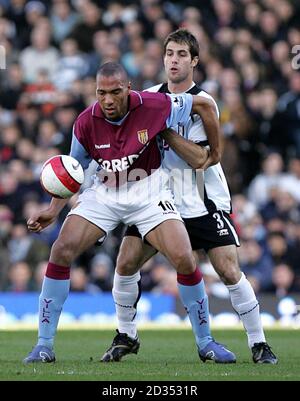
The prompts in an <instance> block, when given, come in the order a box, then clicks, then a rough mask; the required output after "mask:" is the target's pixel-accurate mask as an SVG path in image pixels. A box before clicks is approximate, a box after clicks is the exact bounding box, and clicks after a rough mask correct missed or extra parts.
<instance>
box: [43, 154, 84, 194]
mask: <svg viewBox="0 0 300 401" xmlns="http://www.w3.org/2000/svg"><path fill="white" fill-rule="evenodd" d="M83 180H84V172H83V168H82V166H81V164H80V163H79V161H78V160H76V159H74V157H72V156H67V155H58V156H54V157H51V158H50V159H49V160H47V161H46V162H45V163H44V165H43V167H42V171H41V175H40V182H41V185H42V187H43V189H44V190H45V191H46V192H47V193H48V194H49V195H51V196H53V197H54V198H60V199H67V198H70V197H71V196H72V195H74V194H76V192H78V191H79V189H80V186H81V184H82V183H83Z"/></svg>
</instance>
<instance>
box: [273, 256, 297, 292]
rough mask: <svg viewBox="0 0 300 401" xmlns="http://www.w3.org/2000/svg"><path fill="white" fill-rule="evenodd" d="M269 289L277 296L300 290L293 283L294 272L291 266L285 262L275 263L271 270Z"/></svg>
mask: <svg viewBox="0 0 300 401" xmlns="http://www.w3.org/2000/svg"><path fill="white" fill-rule="evenodd" d="M270 290H271V291H272V292H273V293H275V294H276V296H277V297H278V298H283V297H285V296H287V295H288V294H290V293H291V292H296V291H299V290H300V287H297V286H296V284H295V273H294V271H293V269H292V268H291V266H289V265H288V264H285V263H280V264H278V265H276V266H275V267H274V269H273V272H272V286H271V288H270Z"/></svg>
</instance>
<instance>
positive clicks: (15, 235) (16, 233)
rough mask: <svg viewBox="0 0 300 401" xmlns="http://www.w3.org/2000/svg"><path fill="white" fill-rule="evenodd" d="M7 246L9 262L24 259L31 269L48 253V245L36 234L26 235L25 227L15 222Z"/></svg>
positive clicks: (46, 256) (45, 257)
mask: <svg viewBox="0 0 300 401" xmlns="http://www.w3.org/2000/svg"><path fill="white" fill-rule="evenodd" d="M7 248H8V251H9V258H10V261H11V263H17V262H21V261H24V262H26V263H27V264H28V266H30V269H31V271H33V270H34V269H35V268H36V266H37V265H38V263H40V262H41V261H42V260H45V259H47V258H48V257H49V254H50V247H49V246H47V245H46V244H45V243H44V242H43V241H41V240H40V239H39V238H38V237H37V236H34V235H30V236H29V235H27V228H26V226H25V225H23V224H17V225H15V226H14V227H13V228H12V230H11V239H10V240H9V241H8V244H7Z"/></svg>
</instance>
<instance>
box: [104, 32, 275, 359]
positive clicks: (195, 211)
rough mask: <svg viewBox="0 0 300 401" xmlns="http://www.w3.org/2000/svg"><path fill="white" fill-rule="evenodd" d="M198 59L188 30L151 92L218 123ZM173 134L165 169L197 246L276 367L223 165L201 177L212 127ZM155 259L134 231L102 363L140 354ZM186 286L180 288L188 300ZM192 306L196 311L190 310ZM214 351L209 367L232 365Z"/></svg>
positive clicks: (169, 41)
mask: <svg viewBox="0 0 300 401" xmlns="http://www.w3.org/2000/svg"><path fill="white" fill-rule="evenodd" d="M198 60H199V45H198V42H197V40H196V38H195V37H194V36H193V35H192V34H191V33H190V32H189V31H187V30H185V29H179V30H177V31H175V32H172V33H171V34H170V35H169V36H168V37H167V38H166V41H165V44H164V65H165V70H166V74H167V78H168V82H167V83H163V84H160V85H156V86H154V87H152V88H149V89H147V91H151V92H159V93H173V94H176V95H182V94H183V93H190V94H193V95H196V96H197V97H201V98H205V99H209V100H210V101H211V102H212V104H213V111H214V112H215V114H216V116H218V114H219V112H218V107H217V105H216V103H215V101H214V99H213V98H212V97H211V96H210V95H209V94H208V93H206V92H205V91H204V90H203V89H202V88H201V87H200V86H199V85H197V84H196V83H195V82H194V81H193V70H194V68H195V67H196V65H197V63H198ZM173 129H174V130H175V131H177V132H178V134H179V135H180V136H179V135H176V136H175V135H174V134H173V133H164V134H163V137H164V138H165V139H166V141H167V142H168V146H165V155H164V160H163V166H164V167H165V168H166V169H167V171H169V173H170V175H171V176H172V179H173V182H174V190H175V191H174V195H175V205H176V207H177V209H178V210H179V212H180V215H181V216H182V218H183V220H184V222H185V224H186V229H187V231H188V234H189V237H190V240H191V244H192V247H193V249H195V250H198V249H204V250H205V252H206V253H207V255H208V257H209V259H210V261H211V263H212V265H213V267H214V269H215V270H216V272H217V273H218V274H219V276H220V278H221V280H222V281H223V282H224V284H225V285H226V286H227V288H228V290H229V295H230V300H231V303H232V306H233V308H234V310H235V311H236V312H237V313H238V315H239V317H240V319H241V321H242V322H243V325H244V328H245V330H246V333H247V337H248V345H249V348H250V349H251V352H252V358H253V361H254V362H255V363H270V364H276V363H277V358H276V356H275V355H274V353H273V352H272V351H271V349H270V347H269V345H268V344H267V343H266V339H265V335H264V331H263V327H262V321H261V317H260V313H259V303H258V301H257V298H256V296H255V293H254V291H253V288H252V286H251V284H250V282H249V281H248V280H247V278H246V277H245V275H244V274H243V273H242V272H241V271H240V267H239V262H238V255H237V247H238V246H239V239H238V235H237V233H236V231H235V228H234V223H233V221H232V220H231V218H230V213H231V197H230V193H229V189H228V186H227V182H226V178H225V175H224V172H223V169H222V167H221V164H220V163H210V160H208V161H207V162H206V163H205V165H202V171H201V172H200V171H199V170H198V171H197V175H198V178H196V169H199V167H201V155H202V146H208V145H211V143H212V141H211V140H210V138H209V136H210V133H209V127H208V125H207V121H205V120H204V121H203V117H202V116H198V115H193V116H191V117H190V118H189V121H188V122H187V124H178V125H177V126H173ZM211 164H212V165H211ZM178 172H179V173H180V172H181V173H182V174H178ZM185 177H192V178H193V179H185ZM183 179H184V182H183ZM200 181H201V182H202V183H203V188H202V190H201V191H200V192H199V191H198V189H199V188H198V185H199V182H200ZM197 183H198V184H197ZM182 184H184V185H182ZM155 253H156V249H154V248H153V247H151V246H149V244H147V243H145V242H143V241H142V239H141V236H140V234H139V230H138V228H137V227H135V226H129V227H128V229H127V231H126V233H125V237H124V239H123V242H122V245H121V247H120V252H119V255H118V259H117V266H116V272H115V277H114V286H113V296H114V299H115V304H116V311H117V317H118V333H117V335H116V336H115V338H114V340H113V343H112V345H111V347H110V348H109V349H108V350H107V352H106V353H105V354H104V355H103V357H102V361H104V362H110V361H114V360H120V359H121V358H122V357H123V356H124V355H126V354H128V353H131V352H132V349H133V352H136V348H137V341H138V339H137V328H136V313H137V307H138V302H137V300H138V299H139V298H140V295H141V294H140V285H139V281H140V273H139V269H140V268H141V267H142V265H143V264H144V263H145V262H146V261H147V260H148V259H149V258H151V257H152V256H153V255H154V254H155ZM180 285H181V284H180V282H179V284H178V287H179V293H180V295H181V293H182V290H181V288H180ZM129 294H131V295H129ZM123 298H124V301H125V299H126V308H124V307H122V304H124V301H122V300H123ZM183 302H184V299H183ZM128 305H130V308H129V307H128ZM185 306H186V309H187V311H188V312H189V310H190V308H189V304H185ZM198 348H200V347H198ZM210 351H211V349H210V348H209V347H208V348H207V349H206V348H204V349H201V348H200V349H199V355H200V357H201V358H202V359H204V360H205V359H214V360H215V361H216V362H226V359H227V358H226V354H225V355H224V356H223V354H220V355H219V353H218V352H214V354H212V353H211V352H210Z"/></svg>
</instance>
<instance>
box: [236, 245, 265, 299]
mask: <svg viewBox="0 0 300 401" xmlns="http://www.w3.org/2000/svg"><path fill="white" fill-rule="evenodd" d="M239 256H240V259H241V270H242V271H243V272H244V273H245V275H246V276H247V279H248V280H249V281H250V283H251V284H252V287H253V289H254V291H255V292H256V293H258V292H260V291H264V290H267V289H268V288H270V286H271V283H272V268H273V264H272V259H271V257H270V254H269V253H268V252H266V251H264V250H263V248H262V247H261V246H260V245H259V244H258V243H257V242H256V241H255V240H254V239H248V240H243V241H242V242H241V248H239Z"/></svg>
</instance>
